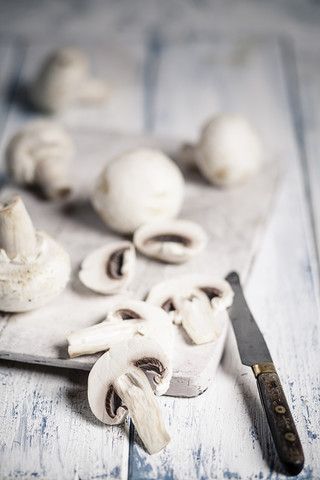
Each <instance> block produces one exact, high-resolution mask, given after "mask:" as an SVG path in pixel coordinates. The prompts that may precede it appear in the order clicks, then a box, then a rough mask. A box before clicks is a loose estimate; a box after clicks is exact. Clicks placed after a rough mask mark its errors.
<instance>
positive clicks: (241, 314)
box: [226, 272, 304, 475]
mask: <svg viewBox="0 0 320 480" xmlns="http://www.w3.org/2000/svg"><path fill="white" fill-rule="evenodd" d="M226 280H227V281H228V282H229V283H230V285H231V287H232V289H233V291H234V300H233V304H232V305H231V307H230V308H229V317H230V320H231V322H232V326H233V330H234V333H235V336H236V340H237V344H238V350H239V354H240V358H241V362H242V363H243V365H247V366H249V367H251V368H252V370H253V373H254V375H255V377H256V380H257V384H258V390H259V394H260V399H261V403H262V405H263V407H264V410H265V413H266V415H267V420H268V423H269V427H270V431H271V435H272V438H273V441H274V444H275V447H276V450H277V453H278V456H279V460H280V461H281V463H282V464H283V466H284V467H285V469H286V470H287V472H288V473H289V474H290V475H297V474H298V473H299V472H301V470H302V468H303V464H304V455H303V450H302V445H301V442H300V439H299V435H298V432H297V429H296V426H295V424H294V421H293V418H292V415H291V412H290V409H289V406H288V403H287V400H286V397H285V394H284V391H283V389H282V386H281V383H280V379H279V377H278V374H277V372H276V369H275V367H274V364H273V361H272V358H271V355H270V352H269V349H268V347H267V344H266V342H265V340H264V338H263V336H262V333H261V332H260V330H259V328H258V326H257V324H256V322H255V320H254V318H253V316H252V314H251V312H250V310H249V307H248V305H247V302H246V300H245V298H244V295H243V291H242V288H241V284H240V279H239V275H238V274H237V273H236V272H231V273H229V275H228V276H227V277H226Z"/></svg>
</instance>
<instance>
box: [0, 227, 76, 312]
mask: <svg viewBox="0 0 320 480" xmlns="http://www.w3.org/2000/svg"><path fill="white" fill-rule="evenodd" d="M36 236H37V245H38V246H37V248H36V250H35V252H34V253H33V254H31V255H29V256H28V257H25V258H21V256H18V257H16V258H13V259H10V258H9V257H8V256H7V254H6V252H5V251H4V250H3V249H1V250H0V310H1V311H4V312H25V311H28V310H33V309H35V308H38V307H42V306H43V305H44V304H46V303H47V302H49V301H50V300H52V299H53V298H55V297H56V296H57V295H59V294H60V293H61V291H62V290H63V289H64V287H65V285H66V283H67V282H68V280H69V276H70V259H69V256H68V254H67V253H66V252H65V250H64V249H63V248H62V246H61V245H60V244H59V243H57V242H56V241H55V240H54V239H53V238H51V237H50V236H49V235H47V234H46V233H44V232H41V231H36Z"/></svg>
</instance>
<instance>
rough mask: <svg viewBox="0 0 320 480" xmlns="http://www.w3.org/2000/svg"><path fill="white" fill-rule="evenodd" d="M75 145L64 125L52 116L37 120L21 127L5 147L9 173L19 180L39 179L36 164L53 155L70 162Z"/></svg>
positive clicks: (27, 181) (29, 182)
mask: <svg viewBox="0 0 320 480" xmlns="http://www.w3.org/2000/svg"><path fill="white" fill-rule="evenodd" d="M73 155H74V145H73V141H72V139H71V137H70V135H69V134H68V133H67V132H66V131H65V129H64V128H63V127H61V126H60V125H58V124H57V123H55V122H51V121H49V120H37V121H34V122H30V123H28V124H27V125H26V126H24V127H23V128H21V129H20V130H19V131H18V132H17V133H16V134H15V135H14V136H13V137H12V139H11V140H10V142H9V144H8V146H7V149H6V167H7V170H8V173H9V175H10V176H11V177H13V178H14V179H15V180H16V181H17V182H18V183H21V184H27V185H32V184H33V183H35V182H36V175H37V166H38V165H39V164H40V163H41V162H44V161H46V160H47V159H48V158H51V159H52V161H53V162H54V163H55V164H61V165H62V166H64V165H67V164H68V163H69V162H70V161H71V160H72V158H73Z"/></svg>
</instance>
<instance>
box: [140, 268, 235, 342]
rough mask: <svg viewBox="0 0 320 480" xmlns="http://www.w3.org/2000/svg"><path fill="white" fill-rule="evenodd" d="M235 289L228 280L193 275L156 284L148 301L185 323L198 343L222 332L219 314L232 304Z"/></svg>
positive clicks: (214, 337) (188, 332)
mask: <svg viewBox="0 0 320 480" xmlns="http://www.w3.org/2000/svg"><path fill="white" fill-rule="evenodd" d="M232 300H233V291H232V289H231V287H230V285H229V283H228V282H226V281H225V280H223V279H219V278H215V277H211V276H208V275H197V274H190V275H185V276H184V277H178V278H174V279H171V280H168V281H165V282H162V283H159V284H157V285H155V286H154V287H153V288H152V289H151V290H150V292H149V294H148V297H147V302H150V303H152V304H154V305H157V306H159V307H161V308H163V309H164V310H165V311H166V312H168V314H169V316H170V318H171V319H172V321H173V322H174V323H176V324H178V325H179V324H182V326H183V328H184V329H185V330H186V332H187V334H188V335H189V337H190V338H191V340H192V341H193V342H194V343H196V344H202V343H207V342H211V341H213V340H215V339H216V338H217V337H218V336H219V334H220V328H219V324H218V322H217V315H218V313H219V312H223V311H224V310H225V309H226V308H227V307H229V306H230V305H231V303H232Z"/></svg>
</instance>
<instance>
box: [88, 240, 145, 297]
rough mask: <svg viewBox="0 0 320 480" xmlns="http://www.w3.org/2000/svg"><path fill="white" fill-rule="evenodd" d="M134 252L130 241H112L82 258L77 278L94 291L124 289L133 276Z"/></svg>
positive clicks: (103, 292)
mask: <svg viewBox="0 0 320 480" xmlns="http://www.w3.org/2000/svg"><path fill="white" fill-rule="evenodd" d="M135 261H136V254H135V248H134V245H133V243H132V242H129V241H124V242H113V243H111V244H108V245H105V246H103V247H100V248H98V249H96V250H94V251H93V252H91V253H90V254H89V255H87V257H86V258H85V259H84V260H83V262H82V264H81V270H80V272H79V278H80V280H81V282H82V283H83V284H84V285H85V286H86V287H87V288H89V289H91V290H93V291H94V292H98V293H101V294H104V295H106V294H112V293H117V292H121V291H124V290H125V289H126V288H127V286H128V285H129V284H130V282H131V281H132V279H133V276H134V269H135Z"/></svg>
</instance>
